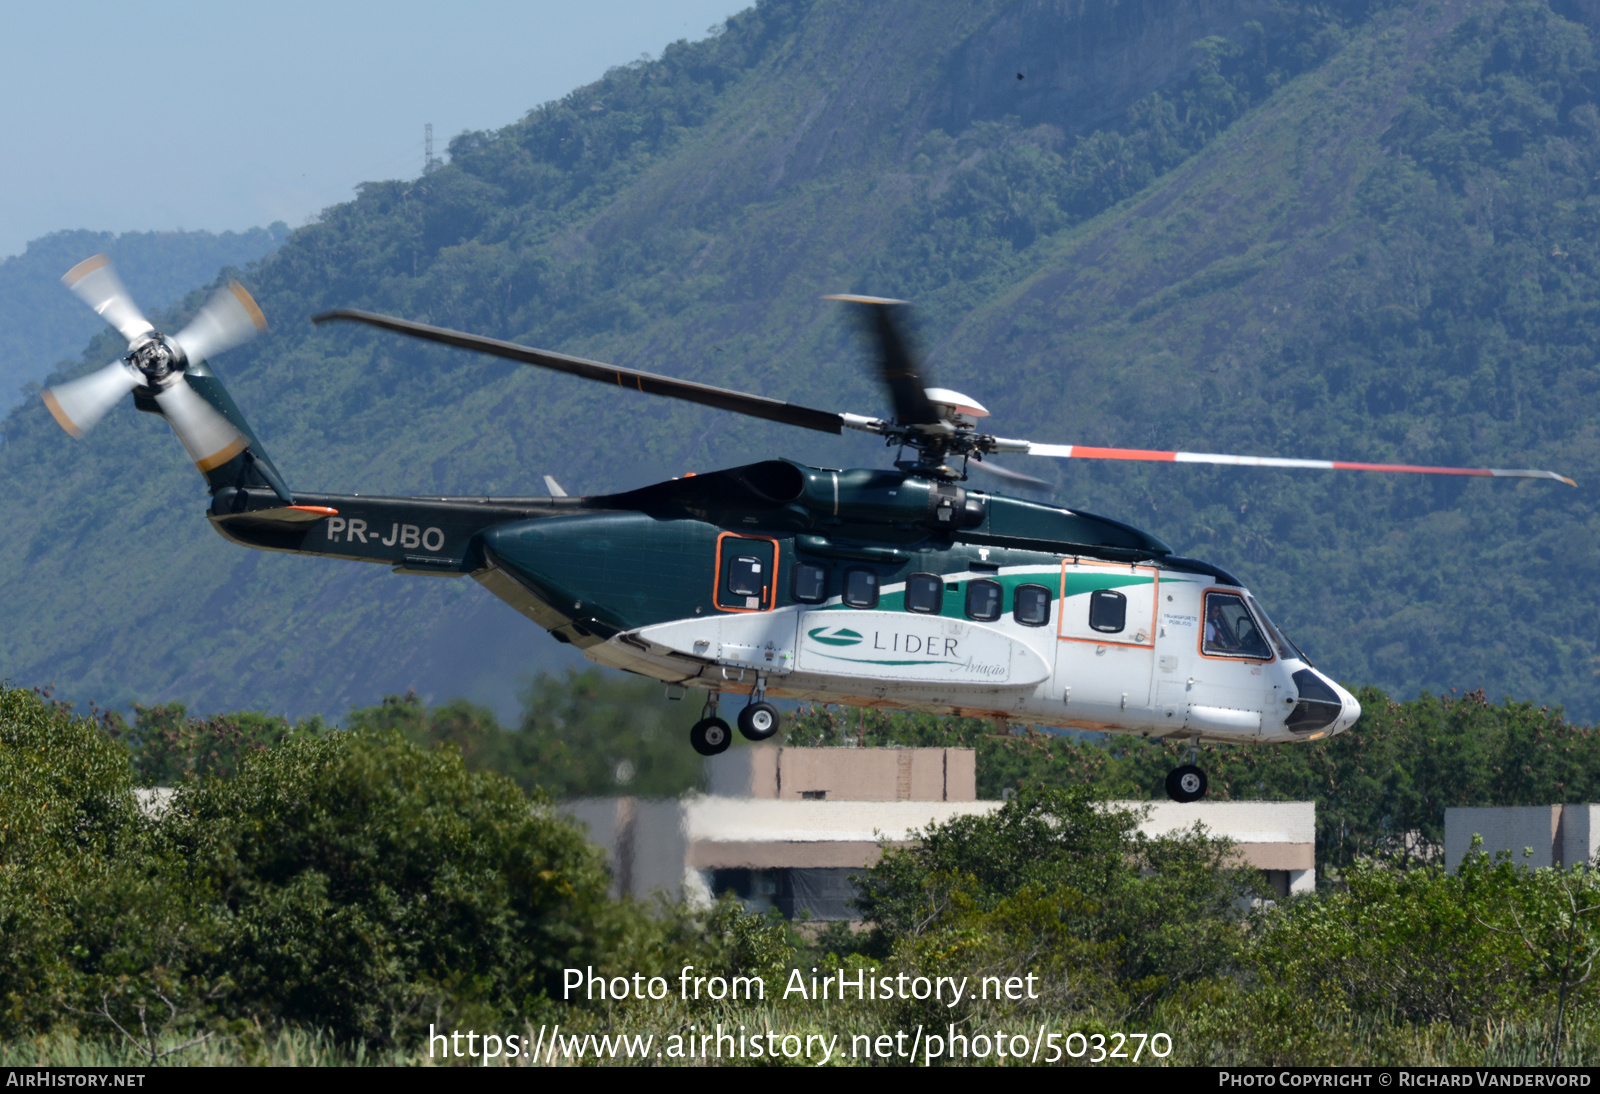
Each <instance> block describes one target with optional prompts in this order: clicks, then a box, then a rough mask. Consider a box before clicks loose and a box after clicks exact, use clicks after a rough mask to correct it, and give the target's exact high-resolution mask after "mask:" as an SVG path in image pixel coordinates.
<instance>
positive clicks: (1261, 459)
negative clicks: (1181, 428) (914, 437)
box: [998, 441, 1578, 486]
mask: <svg viewBox="0 0 1600 1094" xmlns="http://www.w3.org/2000/svg"><path fill="white" fill-rule="evenodd" d="M1010 443H1012V442H1002V444H1001V447H1000V448H999V449H998V451H1002V452H1007V451H1023V452H1027V453H1028V455H1030V456H1059V457H1061V458H1063V459H1075V460H1154V461H1157V462H1165V463H1220V464H1232V465H1234V466H1238V467H1292V468H1312V469H1319V470H1324V471H1391V472H1396V471H1398V472H1408V473H1412V474H1418V475H1475V476H1483V477H1485V478H1496V479H1554V480H1556V481H1557V482H1564V483H1566V484H1567V485H1568V486H1577V485H1578V484H1577V483H1575V482H1573V481H1572V480H1571V479H1569V478H1567V477H1566V476H1565V475H1558V474H1556V473H1555V472H1554V471H1534V470H1528V469H1518V470H1507V469H1505V468H1499V467H1426V466H1419V465H1416V464H1408V463H1351V462H1348V461H1344V460H1291V459H1284V458H1282V457H1279V456H1229V455H1224V454H1222V453H1217V452H1156V451H1152V450H1149V449H1143V448H1091V447H1089V446H1088V445H1081V444H1034V443H1033V442H1031V441H1021V442H1016V443H1018V444H1020V445H1024V446H1026V447H1021V448H1011V447H1009V444H1010Z"/></svg>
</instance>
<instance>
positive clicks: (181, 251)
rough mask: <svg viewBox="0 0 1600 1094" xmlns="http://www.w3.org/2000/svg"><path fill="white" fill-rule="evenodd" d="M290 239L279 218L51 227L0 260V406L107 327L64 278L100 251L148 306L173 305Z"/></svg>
mask: <svg viewBox="0 0 1600 1094" xmlns="http://www.w3.org/2000/svg"><path fill="white" fill-rule="evenodd" d="M288 236H289V226H288V225H287V224H284V223H282V222H279V223H277V224H273V225H272V226H271V227H268V228H252V229H250V230H249V231H246V232H222V233H220V234H218V233H214V232H123V233H122V234H121V235H118V234H116V233H114V232H89V231H68V232H51V233H50V234H49V235H47V236H43V237H41V238H39V239H36V240H33V241H32V242H31V243H29V244H28V246H27V247H26V248H25V249H24V250H23V252H22V254H20V255H12V256H11V257H10V258H7V259H4V260H3V261H0V315H3V316H5V319H6V321H5V324H4V326H3V327H0V411H6V410H9V409H11V407H13V406H15V405H16V404H17V403H19V402H21V401H22V400H23V397H24V391H23V390H22V389H23V386H24V385H25V384H28V383H30V382H31V383H35V384H36V383H38V382H39V381H40V380H42V379H44V376H45V374H46V373H48V372H49V371H50V370H51V369H52V368H55V367H56V366H58V365H60V364H61V363H62V362H63V361H76V360H77V358H78V355H79V354H81V353H82V352H83V346H84V343H85V342H87V341H89V339H90V338H92V337H94V335H95V334H96V333H98V332H99V331H100V329H101V327H102V326H103V325H104V324H102V323H101V322H100V321H99V320H98V319H96V318H95V316H94V313H93V312H91V311H88V310H86V309H85V308H84V307H83V305H82V304H80V303H79V302H78V301H77V299H76V298H75V297H73V296H71V295H70V294H68V293H65V292H62V291H61V275H62V274H64V273H66V272H67V271H68V270H70V269H71V268H72V267H73V266H76V265H77V264H78V263H79V262H82V261H83V260H84V259H86V258H88V257H89V256H90V255H95V254H108V255H110V256H111V258H112V260H113V261H114V262H116V263H117V265H118V266H119V267H121V268H122V269H124V270H125V271H126V275H125V278H124V279H125V280H126V281H127V284H128V291H129V292H130V293H132V294H133V298H134V299H135V300H137V301H139V303H140V304H141V305H142V306H144V307H147V308H152V309H154V308H168V307H171V306H172V305H173V304H175V303H177V302H178V301H179V300H180V299H182V298H183V296H184V294H186V293H188V292H191V291H193V289H194V288H195V286H196V285H204V284H206V283H208V282H210V281H211V280H213V279H214V278H215V277H216V276H217V271H218V270H220V269H222V268H223V267H225V266H238V267H244V266H248V265H249V264H250V263H252V262H255V261H257V260H258V259H261V258H265V257H266V256H267V255H269V254H271V253H272V251H273V249H274V248H276V247H277V246H278V244H280V243H282V242H283V241H284V240H285V239H287V238H288Z"/></svg>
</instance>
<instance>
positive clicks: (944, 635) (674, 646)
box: [44, 256, 1572, 801]
mask: <svg viewBox="0 0 1600 1094" xmlns="http://www.w3.org/2000/svg"><path fill="white" fill-rule="evenodd" d="M63 281H64V282H65V283H66V284H67V285H68V286H69V287H70V288H71V289H72V290H73V291H74V292H75V293H77V294H78V296H80V297H81V298H82V299H83V300H84V301H85V302H87V303H88V304H89V305H90V306H91V307H93V308H94V309H95V311H96V312H98V313H99V314H100V315H102V316H104V317H105V318H106V320H107V321H108V322H110V323H111V324H112V325H113V326H114V327H116V328H117V330H118V331H120V332H121V333H122V335H123V336H124V337H125V338H126V339H127V340H128V346H129V352H128V355H127V357H126V358H124V359H122V360H119V361H116V362H114V363H112V364H111V365H108V366H107V367H106V368H104V369H102V370H100V371H98V372H95V373H92V374H90V375H89V376H87V377H85V378H83V379H80V380H75V381H72V382H70V383H65V384H62V385H60V386H58V387H55V388H53V389H51V390H50V391H47V392H45V393H44V400H45V403H46V404H47V406H48V407H49V409H50V411H51V413H52V414H54V416H55V418H56V420H57V421H58V422H60V424H61V425H62V426H63V427H64V428H65V429H66V430H67V431H68V432H70V433H72V434H73V435H75V436H81V435H82V434H83V433H84V432H86V431H87V430H88V429H89V428H90V427H92V426H93V425H94V423H95V422H96V421H98V420H99V419H100V417H101V416H102V415H104V414H105V413H106V411H107V410H109V409H110V408H111V407H112V406H113V405H114V404H115V403H117V402H119V401H120V400H121V399H123V398H124V397H126V396H127V395H129V394H131V395H132V396H133V401H134V405H135V406H136V407H137V408H138V409H140V410H143V411H147V412H150V413H155V414H159V415H161V416H162V417H164V418H166V419H167V421H168V422H169V423H170V424H171V426H172V428H173V430H174V431H175V432H176V433H177V435H178V439H179V440H180V441H181V442H182V443H183V445H184V448H185V449H186V450H187V451H188V453H189V456H190V458H191V459H192V460H193V461H194V463H195V465H196V466H197V467H198V468H199V469H200V472H201V473H202V474H203V475H204V476H205V478H206V482H207V483H208V485H209V487H210V490H211V505H210V508H209V510H208V511H207V514H206V515H207V517H208V518H209V519H210V521H211V523H212V526H213V527H214V528H216V530H217V531H218V532H219V533H220V534H221V535H222V536H223V537H225V538H226V539H229V540H231V541H233V542H234V543H238V544H241V545H243V546H246V547H254V548H257V549H260V550H268V551H288V552H294V553H298V554H311V555H324V556H328V557H333V558H344V559H355V560H358V561H362V562H374V563H380V564H382V565H386V566H389V567H392V568H393V570H394V571H395V572H396V573H402V574H429V575H449V576H470V577H472V578H474V579H475V580H477V581H478V582H479V583H481V584H482V585H483V586H485V587H486V588H487V589H489V591H490V592H492V593H494V594H495V595H496V596H498V597H499V598H501V599H502V600H504V601H506V602H507V603H508V604H510V605H511V606H512V607H514V608H516V609H517V610H518V611H520V612H522V613H523V614H524V615H526V616H528V617H529V618H530V619H532V620H533V621H534V622H536V623H538V624H539V625H540V626H542V627H544V628H545V629H546V630H548V631H549V632H550V633H551V635H552V636H554V638H555V639H556V640H557V641H559V642H567V643H571V644H573V645H575V646H577V647H579V648H580V649H581V650H582V651H583V653H584V655H585V656H586V657H588V658H590V659H591V660H593V661H596V662H598V663H600V664H602V665H609V666H611V667H613V668H619V669H626V670H627V671H629V672H635V673H640V674H643V675H645V676H650V677H654V678H656V679H658V680H661V681H664V682H665V683H666V684H667V685H668V686H669V694H676V695H677V696H682V695H683V694H685V690H684V689H687V688H696V689H699V690H700V691H703V692H706V693H708V697H707V698H706V700H705V710H704V714H703V716H702V718H701V720H700V721H699V722H698V723H696V725H695V726H694V728H693V729H692V730H691V733H690V740H691V743H692V744H693V746H694V748H695V749H696V750H698V751H699V752H701V753H702V754H704V755H708V756H709V755H715V754H716V753H719V752H721V751H723V750H724V749H726V748H727V747H728V745H729V743H730V741H731V738H732V733H731V730H730V728H729V726H728V724H727V722H725V721H723V720H722V719H721V718H720V717H718V708H719V701H720V699H721V698H722V696H724V695H738V696H742V697H744V700H745V702H744V705H743V707H742V709H740V711H739V712H738V715H737V718H736V722H737V724H738V727H739V729H740V731H741V732H742V733H743V734H744V735H745V736H746V737H748V738H750V739H751V740H758V741H759V740H764V739H766V738H769V737H771V736H772V735H773V734H774V733H776V732H777V730H778V722H779V714H778V711H777V709H776V708H775V707H774V706H773V705H772V703H771V699H773V698H779V697H781V698H787V699H797V700H808V701H815V702H829V703H844V704H852V705H860V706H871V707H887V708H895V709H904V710H916V711H925V712H928V713H934V714H955V715H965V716H971V717H983V718H992V719H994V720H996V721H997V722H1001V723H1009V722H1024V723H1030V724H1035V725H1044V726H1059V727H1072V728H1077V729H1087V730H1104V731H1109V732H1114V733H1132V734H1138V735H1141V736H1145V737H1162V738H1169V739H1178V740H1187V741H1189V742H1191V752H1190V756H1189V761H1190V762H1189V763H1187V764H1185V765H1183V766H1181V767H1178V768H1177V769H1175V770H1174V771H1173V772H1172V773H1171V774H1170V775H1169V776H1168V778H1167V792H1168V794H1169V795H1170V796H1171V797H1172V798H1173V799H1175V800H1177V801H1194V800H1196V799H1198V798H1200V797H1201V796H1203V795H1204V794H1205V792H1206V776H1205V773H1204V772H1203V771H1201V770H1200V769H1199V768H1198V767H1196V766H1195V765H1194V758H1195V756H1194V745H1196V744H1197V743H1198V742H1199V741H1201V740H1210V741H1227V742H1238V743H1245V742H1264V741H1314V740H1318V739H1320V738H1323V737H1326V736H1328V735H1330V734H1335V733H1340V732H1343V731H1344V730H1346V729H1349V728H1350V726H1352V725H1353V724H1354V723H1355V721H1356V719H1357V718H1358V717H1359V716H1360V713H1361V707H1360V704H1359V703H1357V701H1356V700H1355V698H1354V697H1353V696H1352V695H1351V694H1350V693H1349V692H1347V691H1346V690H1344V689H1343V688H1341V687H1340V686H1339V685H1338V684H1336V683H1335V682H1334V681H1333V680H1332V679H1330V678H1329V677H1328V676H1326V675H1325V674H1323V673H1322V672H1320V671H1319V670H1317V669H1316V668H1314V667H1313V666H1312V664H1311V663H1310V661H1309V660H1308V659H1307V658H1306V656H1305V655H1304V654H1303V653H1301V652H1300V650H1299V649H1298V648H1296V646H1295V645H1294V643H1293V642H1291V641H1290V640H1289V639H1288V638H1287V637H1286V636H1285V635H1284V634H1283V632H1282V631H1280V630H1279V629H1278V628H1277V627H1276V626H1274V625H1273V623H1272V620H1271V619H1270V618H1269V617H1268V616H1267V613H1266V612H1265V611H1264V610H1263V609H1262V607H1261V605H1260V604H1259V603H1257V602H1256V600H1255V599H1254V598H1253V597H1252V596H1251V595H1250V593H1249V591H1248V590H1247V589H1245V588H1244V586H1243V584H1242V583H1241V582H1240V581H1238V580H1237V579H1236V578H1234V577H1233V576H1232V575H1230V574H1229V573H1228V572H1227V571H1226V570H1223V569H1221V568H1220V567H1217V566H1214V565H1211V564H1210V563H1207V562H1202V561H1199V560H1196V559H1192V558H1181V557H1178V556H1176V555H1174V554H1173V552H1172V549H1171V548H1170V547H1168V546H1167V545H1166V544H1165V543H1163V542H1162V541H1161V540H1159V539H1157V538H1156V537H1155V536H1152V535H1150V534H1148V533H1146V532H1142V531H1139V530H1138V529H1136V528H1132V527H1130V526H1128V525H1126V524H1122V523H1120V522H1118V521H1115V520H1109V519H1107V518H1105V517H1100V516H1095V515H1093V514H1091V513H1085V512H1081V511H1078V510H1073V509H1065V508H1060V507H1058V506H1053V505H1047V504H1043V503H1040V502H1037V501H1030V500H1025V499H1021V498H1016V497H1010V496H1007V495H1005V494H1002V493H998V492H994V491H990V490H981V489H975V488H973V487H971V486H969V485H964V484H965V483H966V482H967V471H968V470H969V469H972V468H978V469H982V470H985V471H988V472H991V473H994V474H996V475H999V476H1001V477H1002V479H1010V480H1013V481H1017V482H1020V483H1021V484H1023V485H1029V486H1037V485H1041V484H1039V482H1038V480H1034V479H1031V478H1029V477H1028V476H1024V475H1019V474H1017V473H1016V472H1010V471H1004V470H1001V469H997V468H994V467H993V466H991V465H986V464H984V463H983V462H982V461H983V460H984V459H985V457H988V456H990V455H993V454H997V453H1017V454H1027V455H1033V456H1052V457H1060V458H1070V459H1115V460H1156V461H1170V462H1177V463H1211V464H1234V465H1245V466H1253V467H1286V468H1323V469H1332V470H1354V471H1387V472H1421V473H1427V474H1443V475H1482V476H1493V477H1509V478H1542V479H1555V480H1557V481H1561V482H1566V483H1568V484H1569V485H1571V484H1572V480H1570V479H1567V478H1565V477H1564V476H1560V475H1556V474H1554V473H1552V472H1549V471H1534V470H1480V469H1468V468H1447V467H1415V466H1405V465H1389V464H1361V463H1339V462H1333V461H1327V460H1299V459H1277V458H1268V457H1257V456H1231V455H1220V454H1214V453H1195V452H1157V451H1145V450H1136V449H1121V448H1089V447H1084V446H1082V445H1056V444H1038V443H1035V442H1032V441H1025V440H1013V439H1009V438H1005V437H998V436H995V435H993V434H990V433H985V432H982V431H981V430H980V429H979V427H978V425H977V422H978V420H979V419H981V418H983V417H986V416H987V411H985V410H984V408H983V406H982V405H981V404H979V403H978V402H976V401H975V400H973V399H971V398H968V397H967V396H964V395H962V394H960V393H958V392H954V391H949V390H946V389H943V388H937V387H930V386H927V384H926V381H925V379H924V377H923V375H922V374H921V370H920V369H919V368H918V367H917V365H916V364H915V362H914V361H913V360H912V357H911V354H910V353H909V351H908V349H907V344H906V341H905V339H904V338H903V336H902V333H901V330H900V324H899V321H898V317H897V312H898V311H899V310H900V309H901V308H902V307H903V303H902V302H900V301H893V300H884V299H878V298H873V297H863V296H839V297H832V298H831V299H836V300H842V301H846V302H848V303H850V304H851V305H852V306H853V307H855V308H856V309H857V310H858V311H859V313H860V314H861V315H862V316H863V317H864V318H865V320H866V321H867V326H868V328H869V330H870V332H871V334H872V337H873V339H874V341H875V344H876V348H877V368H878V373H879V377H880V379H881V380H882V381H883V383H884V385H885V387H886V388H887V390H888V393H889V396H890V400H891V402H892V403H893V407H894V411H893V415H892V416H891V417H888V418H874V417H867V416H862V415H857V414H849V413H834V412H831V411H825V410H815V409H812V408H809V407H803V406H797V405H795V404H792V403H785V402H780V401H777V400H774V399H768V398H763V397H761V396H759V395H748V394H744V393H742V392H738V391H732V390H728V389H726V388H719V387H712V386H710V385H706V384H699V383H691V382H688V381H684V380H675V379H671V378H669V377H665V376H658V375H653V374H650V373H645V372H639V371H636V370H633V369H627V368H620V367H618V366H615V365H606V364H601V363H599V362H595V361H588V360H584V359H582V358H577V357H569V356H566V355H563V354H559V353H551V352H547V351H544V350H538V349H530V348H528V347H526V346H521V345H517V344H515V343H512V342H504V341H499V340H496V339H491V338H483V337H480V336H477V335H472V334H464V333H461V332H458V331H452V330H445V329H443V328H440V327H434V326H428V325H426V324H422V323H413V322H409V321H406V320H403V319H394V318H389V317H387V316H382V315H374V314H371V313H368V312H361V311H349V310H339V311H332V312H328V313H326V314H323V315H318V316H316V317H315V318H314V320H313V321H314V322H316V323H324V322H330V321H335V320H344V321H353V322H358V323H365V324H369V325H371V326H374V327H378V328H381V329H384V330H388V331H392V332H395V333H397V334H402V335H406V336H409V337H413V338H422V339H426V340H428V341H432V342H439V343H443V344H445V345H450V346H457V347H460V348H462V349H468V350H475V351H478V352H481V353H487V354H492V355H494V356H497V357H503V358H508V359H510V360H513V361H519V362H522V363H524V364H530V365H538V366H540V367H543V368H549V369H554V370H556V371H559V372H565V373H569V374H572V375H575V376H582V377H585V378H587V379H591V380H598V381H601V382H603V383H607V384H614V385H618V386H620V387H624V388H632V389H634V390H636V391H641V392H645V393H648V394H652V395H661V396H666V397H668V398H674V399H682V400H686V401H688V402H692V403H700V404H703V405H706V406H712V407H717V408H719V409H722V410H728V411H732V412H734V413H737V414H745V415H749V416H751V417H756V418H761V419H765V420H767V421H773V422H781V423H784V424H786V425H793V426H799V427H800V428H803V429H813V430H819V431H822V432H825V433H841V432H842V431H843V430H845V429H854V430H861V431H864V432H867V433H873V434H877V435H878V436H880V437H883V438H885V440H886V442H887V443H889V444H893V445H898V446H899V448H900V454H901V458H900V459H898V460H897V461H896V463H895V467H894V469H892V470H889V469H876V470H872V469H855V470H832V469H828V468H817V467H808V466H805V465H802V464H799V463H795V462H793V461H790V460H766V461H763V462H760V463H754V464H750V465H747V466H744V467H735V468H731V469H728V470H724V471H716V472H712V473H707V474H700V475H690V476H685V477H682V478H675V479H671V480H668V481H666V482H659V483H656V484H654V485H651V486H645V487H642V488H640V489H637V490H630V491H627V492H625V493H621V494H609V495H602V496H595V497H568V496H566V495H565V494H564V493H563V492H562V491H561V489H560V487H559V486H557V485H556V484H555V482H554V480H552V479H550V478H548V477H546V479H545V483H546V488H547V489H548V490H549V496H541V497H517V498H487V497H368V496H365V495H346V494H311V493H303V492H300V491H293V492H291V491H290V489H289V487H288V486H287V484H286V483H285V482H284V480H283V478H282V476H281V475H280V474H279V473H278V470H277V468H276V467H275V466H274V464H273V463H272V460H271V459H270V458H269V457H268V455H267V454H266V451H265V449H264V448H263V447H262V445H261V443H260V441H259V440H258V439H257V438H256V436H255V434H254V433H253V432H252V431H251V429H250V426H249V425H248V423H247V422H246V421H245V419H244V416H243V415H242V414H241V413H240V412H239V410H238V408H237V407H236V406H235V405H234V402H233V400H232V398H231V397H230V396H229V395H228V393H227V391H226V390H225V389H224V387H223V385H222V382H221V381H220V380H219V379H218V378H217V376H216V374H215V373H213V372H212V371H211V369H210V368H209V367H208V366H207V363H206V361H207V358H210V357H212V356H213V355H215V354H217V353H220V352H221V351H223V350H225V349H227V348H229V347H230V346H232V345H235V344H237V343H239V342H241V341H243V340H244V339H246V338H249V337H252V336H254V335H255V334H256V333H258V332H259V331H262V330H264V329H265V328H266V321H265V319H264V318H263V317H262V314H261V311H260V309H259V308H258V307H257V306H256V304H255V302H254V301H253V300H252V299H251V298H250V295H249V293H247V292H246V291H245V290H244V289H243V287H241V286H239V285H238V284H236V283H235V284H233V285H230V286H229V287H228V288H226V289H224V290H223V291H221V292H219V293H218V294H217V296H216V297H214V298H213V300H212V301H211V302H210V303H208V304H207V305H206V306H205V307H204V308H203V309H202V310H201V312H200V313H199V315H198V316H197V317H196V318H195V320H194V321H193V323H191V324H190V325H189V326H188V327H187V328H186V329H184V330H183V331H181V332H180V333H178V334H176V335H173V336H167V335H164V334H161V333H159V332H158V331H156V330H155V329H154V328H153V327H152V326H151V324H150V323H149V322H148V321H147V320H146V319H145V318H144V316H143V315H142V314H141V313H140V311H139V309H138V308H137V307H136V306H135V305H134V304H133V303H132V301H131V300H130V299H129V297H128V294H127V292H126V290H125V289H124V288H123V287H122V285H121V283H120V282H119V281H118V279H117V277H116V274H115V273H114V272H113V270H112V268H111V266H110V265H109V264H108V262H107V261H106V259H105V258H104V256H97V257H96V258H92V259H89V260H88V261H86V262H84V263H81V264H80V265H78V266H77V267H75V268H74V269H73V270H72V271H70V272H69V273H68V274H67V275H66V277H65V278H63Z"/></svg>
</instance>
